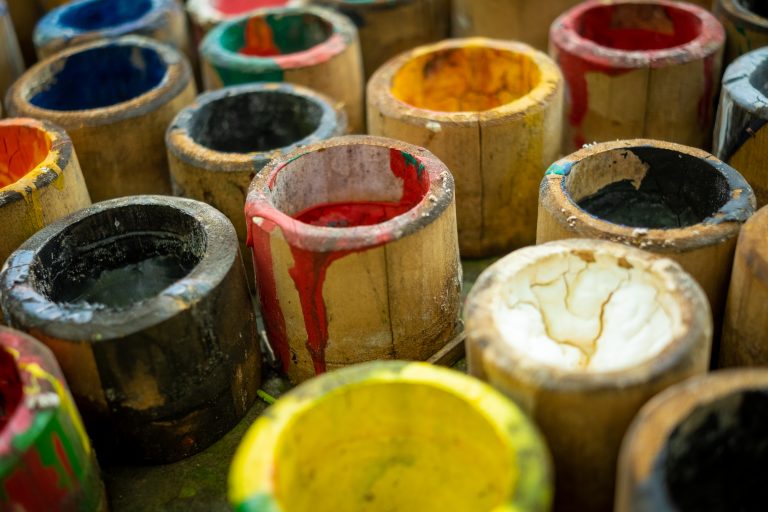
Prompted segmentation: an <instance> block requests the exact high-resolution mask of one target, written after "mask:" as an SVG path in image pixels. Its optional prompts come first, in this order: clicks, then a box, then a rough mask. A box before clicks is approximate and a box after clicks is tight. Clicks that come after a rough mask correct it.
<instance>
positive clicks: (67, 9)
mask: <svg viewBox="0 0 768 512" xmlns="http://www.w3.org/2000/svg"><path fill="white" fill-rule="evenodd" d="M150 9H152V1H151V0H83V1H80V2H72V3H69V4H66V5H65V6H64V9H62V11H61V15H60V17H59V23H61V24H62V25H64V26H66V27H71V28H74V29H77V30H82V31H88V32H90V31H95V30H102V29H105V28H110V27H114V26H117V25H122V24H125V23H130V22H132V21H136V20H138V19H139V18H141V17H142V16H144V15H145V14H147V13H148V12H149V11H150Z"/></svg>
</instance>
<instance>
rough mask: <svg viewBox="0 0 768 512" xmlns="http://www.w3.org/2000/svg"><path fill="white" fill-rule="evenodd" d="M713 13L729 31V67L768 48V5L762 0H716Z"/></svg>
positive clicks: (727, 54)
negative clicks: (755, 52)
mask: <svg viewBox="0 0 768 512" xmlns="http://www.w3.org/2000/svg"><path fill="white" fill-rule="evenodd" d="M712 11H713V12H714V13H715V16H717V19H718V20H720V22H721V23H722V24H723V26H724V27H725V33H726V35H727V41H726V45H725V60H724V62H725V64H729V63H731V62H733V61H734V60H736V59H737V58H739V56H741V55H743V54H745V53H748V52H751V51H752V50H756V49H758V48H761V47H763V46H766V45H768V5H767V4H766V3H765V2H763V1H762V0H713V4H712Z"/></svg>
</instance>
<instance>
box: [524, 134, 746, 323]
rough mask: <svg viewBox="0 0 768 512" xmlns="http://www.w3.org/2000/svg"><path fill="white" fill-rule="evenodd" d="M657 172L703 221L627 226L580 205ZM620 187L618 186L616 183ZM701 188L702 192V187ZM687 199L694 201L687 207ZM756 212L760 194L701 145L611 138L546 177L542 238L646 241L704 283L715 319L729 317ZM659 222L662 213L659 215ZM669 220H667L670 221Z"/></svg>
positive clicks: (669, 195)
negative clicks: (744, 231) (739, 243)
mask: <svg viewBox="0 0 768 512" xmlns="http://www.w3.org/2000/svg"><path fill="white" fill-rule="evenodd" d="M655 177H658V178H659V179H661V180H667V179H668V180H669V183H668V184H667V185H660V189H661V190H662V191H667V192H664V193H663V194H661V195H662V197H667V199H666V201H668V202H669V201H671V203H670V204H672V205H673V206H670V208H677V207H678V206H679V205H678V206H676V205H677V203H674V201H675V198H677V199H679V200H680V201H681V202H682V203H681V204H683V206H684V207H683V208H681V211H682V210H685V209H686V208H694V209H695V211H696V215H695V219H693V220H691V221H690V222H686V223H683V224H679V223H678V221H677V220H675V221H674V222H673V223H671V224H665V225H664V227H661V226H662V225H661V224H658V225H655V226H648V225H639V224H642V223H643V222H642V221H644V220H647V219H641V222H640V223H639V224H638V225H633V226H629V225H624V224H622V223H617V222H613V221H610V220H606V219H604V218H601V217H600V216H599V215H597V214H594V213H589V212H588V211H585V210H584V209H583V208H582V207H581V206H580V205H579V204H580V203H582V201H584V200H585V199H587V198H590V197H597V195H599V194H600V193H602V192H603V191H606V190H610V189H609V188H608V187H610V186H612V184H616V183H619V182H622V181H624V182H626V183H632V184H633V188H634V189H635V190H641V188H642V189H643V190H644V188H643V182H644V180H647V182H646V185H645V186H646V187H648V186H650V185H651V184H652V183H653V182H654V179H656V178H655ZM613 186H616V185H613ZM698 188H700V191H697V189H698ZM685 205H687V206H685ZM754 211H755V196H754V193H753V192H752V189H751V188H750V186H749V185H748V184H747V182H746V180H744V178H743V177H742V176H741V175H740V174H739V173H738V172H737V171H736V170H734V169H733V168H732V167H730V166H728V165H726V164H724V163H723V162H721V161H720V160H718V159H716V158H714V157H713V156H712V155H710V154H709V153H707V152H705V151H702V150H700V149H696V148H690V147H686V146H681V145H679V144H672V143H668V142H660V141H652V140H643V139H638V140H629V141H617V142H606V143H602V144H596V145H593V146H590V147H588V148H584V149H582V150H580V151H577V152H576V153H573V154H571V155H569V156H567V157H565V158H563V159H562V160H559V161H558V162H555V163H554V164H552V166H551V167H550V168H549V170H548V171H547V173H546V175H545V176H544V179H543V180H542V182H541V189H540V191H539V215H538V222H537V236H536V242H537V243H544V242H548V241H551V240H560V239H565V238H598V239H602V240H612V241H615V242H621V243H624V244H628V245H633V246H635V247H639V248H641V249H644V250H646V251H649V252H653V253H657V254H662V255H664V256H666V257H669V258H671V259H673V260H675V261H677V262H678V263H679V264H680V265H682V267H683V268H684V269H685V270H686V271H687V272H688V273H690V274H691V275H692V276H693V277H694V278H695V279H696V280H697V281H698V282H699V284H700V285H701V286H702V288H704V291H705V292H706V293H707V297H708V298H709V301H710V303H711V306H712V311H713V313H714V315H715V319H716V320H717V321H718V322H719V320H720V319H721V317H722V312H723V308H724V307H725V299H726V295H727V290H728V282H729V278H730V274H731V265H732V263H733V254H734V250H735V248H736V240H737V237H738V234H739V230H740V229H741V226H742V224H743V223H744V222H745V221H746V220H747V219H748V218H749V217H750V216H751V215H752V214H753V213H754ZM653 220H654V221H655V220H656V219H653ZM662 224H663V223H662Z"/></svg>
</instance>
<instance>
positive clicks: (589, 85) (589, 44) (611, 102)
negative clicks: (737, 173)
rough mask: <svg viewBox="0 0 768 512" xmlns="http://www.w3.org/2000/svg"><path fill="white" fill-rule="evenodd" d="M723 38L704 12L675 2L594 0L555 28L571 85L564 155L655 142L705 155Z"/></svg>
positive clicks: (554, 46) (553, 50)
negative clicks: (604, 145) (589, 146)
mask: <svg viewBox="0 0 768 512" xmlns="http://www.w3.org/2000/svg"><path fill="white" fill-rule="evenodd" d="M724 42H725V31H724V29H723V27H722V25H721V24H720V22H719V21H717V19H716V18H715V17H714V16H713V15H712V14H710V13H709V12H708V11H706V10H705V9H703V8H701V7H698V6H695V5H693V4H689V3H684V2H673V1H670V0H645V1H643V0H612V1H607V2H606V1H598V0H590V1H587V2H584V3H582V4H580V5H578V6H576V7H574V8H572V9H570V10H568V11H567V12H565V13H564V14H563V15H561V16H560V17H559V18H558V19H557V20H555V22H554V23H553V24H552V27H551V28H550V54H551V55H552V56H553V57H554V58H555V59H556V60H557V62H558V64H559V66H560V68H561V69H562V71H563V75H564V76H565V80H566V83H567V84H568V95H567V97H566V130H565V140H564V147H563V150H564V152H570V151H573V150H574V149H577V148H579V147H581V146H582V145H584V144H585V143H591V142H604V141H609V140H615V139H631V138H638V137H642V138H652V139H659V140H667V141H670V142H677V143H680V144H685V145H688V146H695V147H699V148H703V149H706V148H708V146H709V145H710V141H711V133H712V125H713V121H714V113H715V110H714V101H715V98H716V93H717V91H718V84H719V78H720V69H721V63H722V53H723V44H724Z"/></svg>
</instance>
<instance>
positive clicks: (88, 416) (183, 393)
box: [0, 196, 261, 463]
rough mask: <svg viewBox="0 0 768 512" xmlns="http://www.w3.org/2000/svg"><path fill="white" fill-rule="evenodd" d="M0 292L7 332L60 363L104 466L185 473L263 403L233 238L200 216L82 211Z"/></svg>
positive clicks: (169, 206) (212, 214)
mask: <svg viewBox="0 0 768 512" xmlns="http://www.w3.org/2000/svg"><path fill="white" fill-rule="evenodd" d="M0 290H2V293H1V294H0V295H1V296H2V297H1V298H0V303H1V304H2V308H3V313H4V315H5V318H6V320H7V321H8V322H9V324H10V325H12V326H14V327H16V328H18V329H21V330H24V331H26V332H28V333H30V334H32V335H33V336H35V337H37V338H38V339H40V340H41V341H42V342H43V343H45V344H46V345H48V347H49V348H50V349H51V350H52V351H53V352H54V354H56V357H57V359H58V360H59V362H60V363H61V365H62V368H63V370H64V374H65V375H67V376H68V380H69V382H70V383H71V388H72V392H73V395H74V397H75V400H76V401H77V404H78V407H79V408H80V411H81V412H82V413H83V417H84V419H85V422H86V426H87V428H88V432H89V433H90V435H91V436H92V437H93V439H94V442H95V443H96V446H97V448H98V449H99V454H100V456H102V457H105V456H106V457H109V458H112V459H116V460H123V461H140V462H151V463H165V462H172V461H175V460H179V459H181V458H183V457H186V456H188V455H191V454H193V453H196V452H198V451H200V450H203V449H205V448H207V447H208V446H209V445H210V444H212V443H213V442H214V441H216V440H217V439H218V438H219V437H221V436H222V435H223V434H224V433H225V432H227V431H228V430H229V429H230V428H232V427H233V426H234V425H235V424H237V422H238V421H239V420H240V419H241V418H242V417H243V415H244V414H245V413H246V412H247V411H248V409H249V408H250V405H251V404H252V402H253V400H254V398H255V396H256V390H257V389H258V386H259V381H260V361H261V359H260V357H261V355H260V350H259V344H258V341H257V336H256V322H255V315H254V312H253V309H252V306H251V301H250V295H249V293H248V286H247V283H246V280H245V270H244V268H243V263H242V259H241V258H240V254H239V250H238V245H237V235H236V234H235V229H234V227H233V226H232V223H231V222H229V220H227V218H226V217H225V216H224V215H223V214H222V213H220V212H219V211H218V210H216V209H214V208H212V207H211V206H208V205H206V204H204V203H201V202H198V201H193V200H191V199H183V198H175V197H167V196H135V197H126V198H120V199H113V200H110V201H103V202H101V203H98V204H95V205H93V206H91V207H90V208H86V209H83V210H80V211H78V212H76V213H74V214H72V215H70V216H69V217H67V218H65V219H62V220H60V221H58V222H55V223H53V224H51V225H50V226H48V227H47V228H45V229H43V230H41V231H39V232H38V233H37V234H35V235H34V236H32V237H31V238H30V239H29V240H27V241H26V242H25V243H24V244H23V245H22V246H21V248H20V249H19V250H18V251H16V252H15V253H14V254H13V255H12V256H11V257H10V258H9V262H8V265H7V266H6V267H5V269H4V272H3V273H2V274H0Z"/></svg>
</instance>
